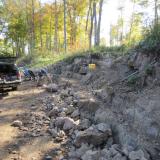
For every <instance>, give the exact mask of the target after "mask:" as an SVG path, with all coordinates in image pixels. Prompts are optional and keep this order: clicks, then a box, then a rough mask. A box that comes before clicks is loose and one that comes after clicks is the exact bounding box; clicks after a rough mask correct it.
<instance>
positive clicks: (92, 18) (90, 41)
mask: <svg viewBox="0 0 160 160" xmlns="http://www.w3.org/2000/svg"><path fill="white" fill-rule="evenodd" d="M90 17H91V19H90V23H91V26H90V32H89V49H91V47H92V33H93V20H94V15H93V8H91V15H90Z"/></svg>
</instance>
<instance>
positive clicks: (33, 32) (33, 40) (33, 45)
mask: <svg viewBox="0 0 160 160" xmlns="http://www.w3.org/2000/svg"><path fill="white" fill-rule="evenodd" d="M34 17H35V6H34V0H32V25H31V35H32V36H31V40H32V44H31V50H32V52H33V49H34V47H35V24H34V23H35V22H34Z"/></svg>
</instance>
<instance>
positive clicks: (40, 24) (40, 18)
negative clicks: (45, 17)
mask: <svg viewBox="0 0 160 160" xmlns="http://www.w3.org/2000/svg"><path fill="white" fill-rule="evenodd" d="M39 7H40V14H39V20H40V21H39V35H40V43H41V50H42V48H43V39H42V6H41V0H40V1H39Z"/></svg>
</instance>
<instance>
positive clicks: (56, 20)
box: [54, 0, 58, 52]
mask: <svg viewBox="0 0 160 160" xmlns="http://www.w3.org/2000/svg"><path fill="white" fill-rule="evenodd" d="M54 11H55V24H54V28H55V29H54V50H55V51H56V52H57V51H58V14H57V0H55V9H54Z"/></svg>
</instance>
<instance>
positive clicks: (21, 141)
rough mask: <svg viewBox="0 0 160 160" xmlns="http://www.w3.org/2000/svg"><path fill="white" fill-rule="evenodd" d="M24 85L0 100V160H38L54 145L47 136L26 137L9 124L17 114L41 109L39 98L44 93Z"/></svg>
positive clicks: (41, 90)
mask: <svg viewBox="0 0 160 160" xmlns="http://www.w3.org/2000/svg"><path fill="white" fill-rule="evenodd" d="M30 83H31V82H29V83H24V84H23V85H21V86H20V87H19V90H18V91H16V92H10V93H9V95H8V96H5V97H3V98H2V97H1V100H0V137H1V138H0V160H10V159H17V160H20V159H23V160H32V159H33V160H36V159H37V160H39V159H41V158H42V157H43V156H44V155H45V153H46V152H47V151H49V150H51V149H54V147H56V145H55V144H54V143H53V142H52V140H51V138H50V137H49V136H42V137H35V138H34V137H33V138H31V137H27V136H25V135H23V133H22V132H21V131H20V130H19V129H18V128H15V127H12V126H11V123H12V122H13V121H14V120H16V119H17V116H18V115H19V114H23V113H25V112H26V111H27V112H29V111H31V110H32V106H33V105H34V104H36V106H39V107H41V101H40V100H39V99H40V98H41V97H44V96H45V95H46V93H45V92H44V90H43V89H40V88H36V87H35V84H33V83H32V84H30Z"/></svg>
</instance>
